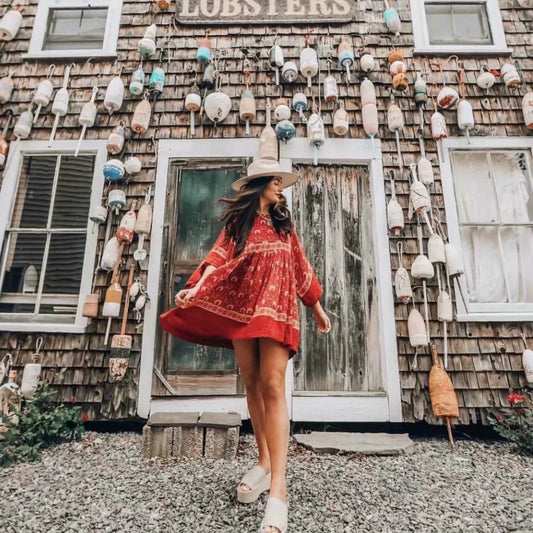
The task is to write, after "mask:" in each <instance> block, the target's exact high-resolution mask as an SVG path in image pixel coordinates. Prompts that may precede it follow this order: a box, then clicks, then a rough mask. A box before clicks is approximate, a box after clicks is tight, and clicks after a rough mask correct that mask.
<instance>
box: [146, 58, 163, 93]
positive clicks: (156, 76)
mask: <svg viewBox="0 0 533 533" xmlns="http://www.w3.org/2000/svg"><path fill="white" fill-rule="evenodd" d="M164 86H165V71H164V70H163V69H162V68H161V67H160V66H159V67H155V68H154V70H152V74H151V75H150V83H149V85H148V88H149V91H150V94H151V95H152V96H153V98H154V102H155V100H156V98H157V97H158V96H160V95H161V93H162V92H163V87H164Z"/></svg>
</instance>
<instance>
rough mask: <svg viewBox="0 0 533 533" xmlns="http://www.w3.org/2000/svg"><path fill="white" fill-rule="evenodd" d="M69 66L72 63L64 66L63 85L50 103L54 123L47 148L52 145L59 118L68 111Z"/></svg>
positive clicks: (70, 66)
mask: <svg viewBox="0 0 533 533" xmlns="http://www.w3.org/2000/svg"><path fill="white" fill-rule="evenodd" d="M71 68H72V65H68V66H67V67H66V68H65V74H64V76H63V86H62V87H61V89H59V90H58V91H57V92H56V95H55V97H54V102H53V103H52V113H53V114H54V115H55V119H54V125H53V127H52V132H51V133H50V139H49V141H48V148H50V146H52V142H53V141H54V138H55V136H56V130H57V126H58V124H59V118H60V117H64V116H65V115H66V114H67V111H68V105H69V100H70V96H69V92H68V89H67V87H68V81H69V77H70V70H71Z"/></svg>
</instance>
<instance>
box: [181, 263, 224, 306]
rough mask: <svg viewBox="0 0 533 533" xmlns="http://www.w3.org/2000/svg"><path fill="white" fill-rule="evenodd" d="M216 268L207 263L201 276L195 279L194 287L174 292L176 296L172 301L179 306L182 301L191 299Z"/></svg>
mask: <svg viewBox="0 0 533 533" xmlns="http://www.w3.org/2000/svg"><path fill="white" fill-rule="evenodd" d="M216 269H217V267H215V266H213V265H207V266H206V267H205V270H204V272H203V274H202V277H201V278H200V279H199V280H198V281H197V283H196V285H194V287H191V288H188V289H182V290H181V291H179V292H178V293H177V294H176V296H175V297H174V301H175V302H176V305H177V306H181V305H182V304H183V303H184V302H187V301H189V300H191V299H192V298H194V297H195V296H196V294H197V293H198V291H199V290H200V287H201V286H202V285H203V284H204V281H205V279H206V278H207V277H208V276H209V275H210V274H211V273H212V272H214V271H215V270H216Z"/></svg>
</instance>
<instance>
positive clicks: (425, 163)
mask: <svg viewBox="0 0 533 533" xmlns="http://www.w3.org/2000/svg"><path fill="white" fill-rule="evenodd" d="M417 169H418V179H419V180H420V181H421V182H422V183H423V184H424V185H428V186H429V185H433V183H434V182H435V176H434V174H433V165H432V164H431V161H430V160H429V159H428V158H427V157H425V156H422V157H421V158H420V159H419V160H418V163H417Z"/></svg>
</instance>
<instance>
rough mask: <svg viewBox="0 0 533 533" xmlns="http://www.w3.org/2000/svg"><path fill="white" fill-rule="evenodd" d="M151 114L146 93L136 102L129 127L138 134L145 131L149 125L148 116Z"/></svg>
mask: <svg viewBox="0 0 533 533" xmlns="http://www.w3.org/2000/svg"><path fill="white" fill-rule="evenodd" d="M151 116H152V106H151V105H150V102H149V100H148V95H147V94H145V97H144V98H143V99H142V100H141V101H140V102H139V103H138V104H137V106H136V107H135V112H134V113H133V118H132V119H131V129H132V130H133V131H134V132H135V133H138V134H140V135H142V134H143V133H145V132H146V130H147V129H148V127H149V126H150V117H151Z"/></svg>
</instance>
